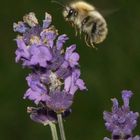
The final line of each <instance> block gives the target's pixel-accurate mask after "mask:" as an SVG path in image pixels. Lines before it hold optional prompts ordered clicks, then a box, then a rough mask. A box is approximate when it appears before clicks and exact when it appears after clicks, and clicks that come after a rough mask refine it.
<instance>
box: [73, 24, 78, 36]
mask: <svg viewBox="0 0 140 140" xmlns="http://www.w3.org/2000/svg"><path fill="white" fill-rule="evenodd" d="M74 28H75V36H77V35H78V30H77V27H76V26H74Z"/></svg>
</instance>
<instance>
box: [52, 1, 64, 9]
mask: <svg viewBox="0 0 140 140" xmlns="http://www.w3.org/2000/svg"><path fill="white" fill-rule="evenodd" d="M51 2H53V3H56V4H58V5H60V6H61V7H63V8H66V7H65V5H63V4H62V3H60V2H58V1H56V0H52V1H51Z"/></svg>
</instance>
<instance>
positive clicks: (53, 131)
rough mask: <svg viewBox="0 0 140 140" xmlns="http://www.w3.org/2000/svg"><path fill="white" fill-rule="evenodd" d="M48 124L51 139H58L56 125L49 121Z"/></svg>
mask: <svg viewBox="0 0 140 140" xmlns="http://www.w3.org/2000/svg"><path fill="white" fill-rule="evenodd" d="M49 126H50V128H51V132H52V138H53V140H58V135H57V130H56V125H55V124H54V123H52V122H50V123H49Z"/></svg>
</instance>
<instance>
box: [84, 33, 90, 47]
mask: <svg viewBox="0 0 140 140" xmlns="http://www.w3.org/2000/svg"><path fill="white" fill-rule="evenodd" d="M85 43H86V45H87V46H88V47H91V46H90V45H89V36H88V35H87V34H86V35H85Z"/></svg>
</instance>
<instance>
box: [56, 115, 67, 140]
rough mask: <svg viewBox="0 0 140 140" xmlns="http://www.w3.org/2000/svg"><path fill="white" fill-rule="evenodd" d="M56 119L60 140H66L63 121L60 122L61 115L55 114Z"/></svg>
mask: <svg viewBox="0 0 140 140" xmlns="http://www.w3.org/2000/svg"><path fill="white" fill-rule="evenodd" d="M57 118H58V125H59V130H60V136H61V140H66V136H65V131H64V126H63V120H62V115H61V114H57Z"/></svg>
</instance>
